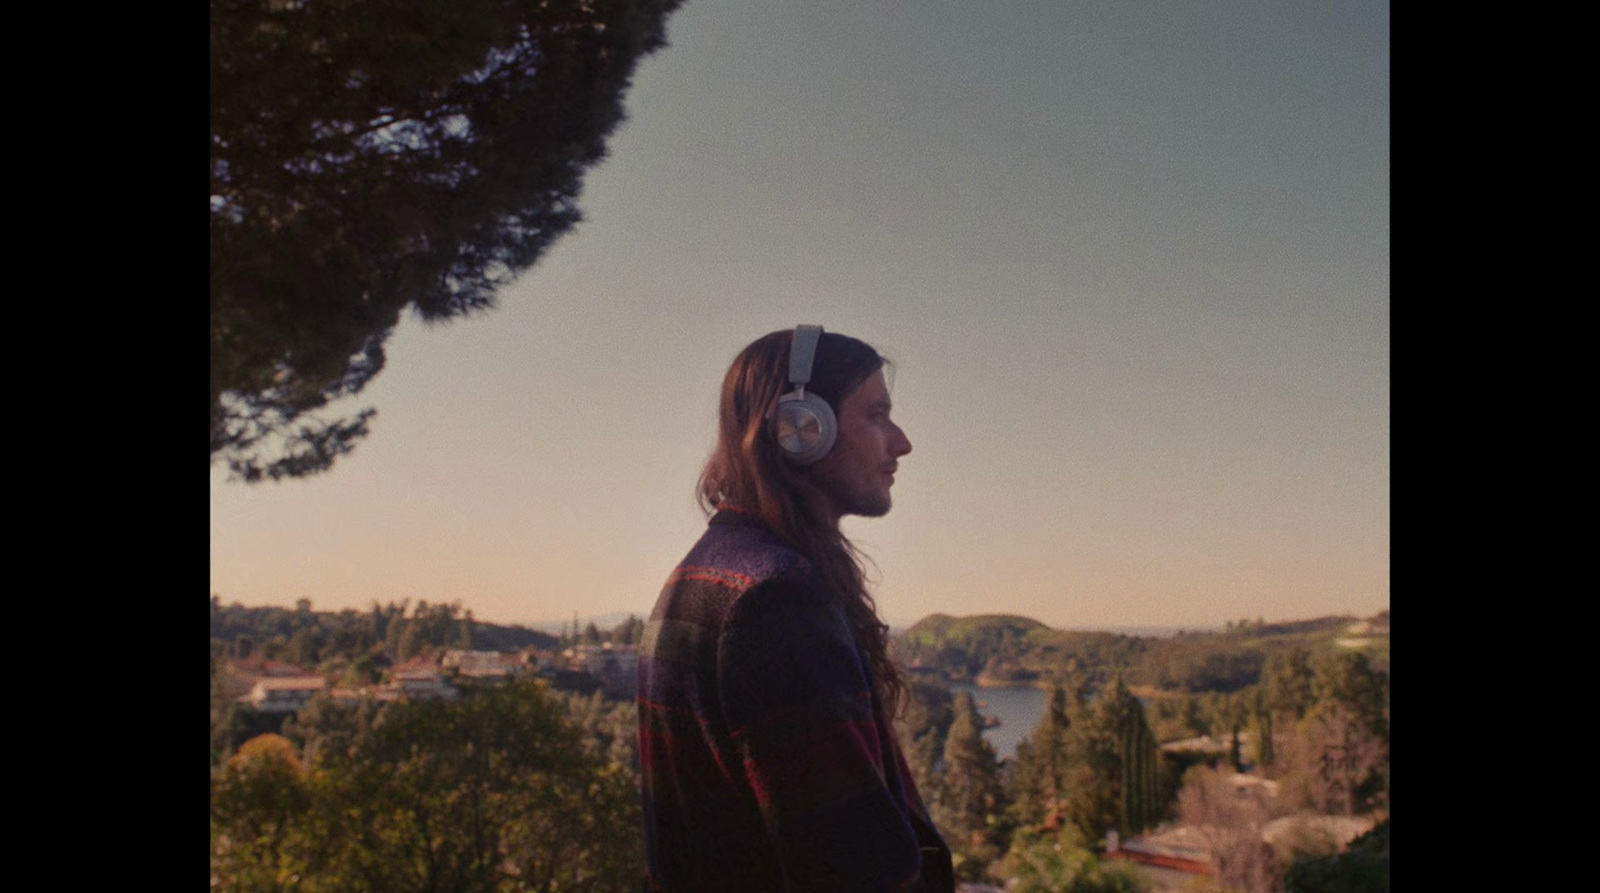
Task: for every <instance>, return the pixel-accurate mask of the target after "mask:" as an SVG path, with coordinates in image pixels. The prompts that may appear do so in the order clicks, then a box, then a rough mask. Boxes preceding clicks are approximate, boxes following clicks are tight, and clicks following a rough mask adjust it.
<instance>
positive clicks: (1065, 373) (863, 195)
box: [211, 0, 1389, 628]
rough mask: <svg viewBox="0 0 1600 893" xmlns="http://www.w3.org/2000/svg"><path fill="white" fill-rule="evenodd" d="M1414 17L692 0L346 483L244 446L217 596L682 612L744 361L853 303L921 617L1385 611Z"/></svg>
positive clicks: (539, 615) (220, 534) (383, 381)
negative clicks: (595, 152) (510, 275)
mask: <svg viewBox="0 0 1600 893" xmlns="http://www.w3.org/2000/svg"><path fill="white" fill-rule="evenodd" d="M1388 20H1389V6H1388V4H1387V3H1386V2H1317V3H1269V2H1260V0H1257V2H1228V0H1208V2H1204V3H1176V2H1134V0H1119V2H1068V0H1039V2H1026V3H1025V2H1003V0H986V2H981V3H980V2H970V0H969V2H951V0H945V2H941V0H918V2H915V3H911V2H900V3H891V2H883V3H861V2H858V0H826V2H821V0H809V2H806V3H793V2H778V0H759V2H752V0H740V2H734V0H690V2H688V3H687V4H686V5H685V6H684V7H683V8H682V9H681V10H680V11H679V12H678V13H677V14H676V15H674V16H673V18H672V19H671V20H670V22H669V28H668V33H669V39H670V41H671V43H670V45H669V46H668V47H666V48H665V49H663V50H661V51H660V52H659V53H657V54H656V55H655V56H652V57H650V58H648V59H646V60H645V61H644V62H643V63H642V64H641V66H640V68H639V70H638V72H637V75H636V77H635V81H634V86H633V89H632V90H631V92H630V93H629V95H628V99H627V105H628V108H629V110H630V116H631V117H630V120H629V121H628V122H627V123H626V124H624V125H623V126H622V128H621V129H620V130H619V131H618V132H617V133H616V135H615V136H614V138H613V139H612V141H611V144H610V147H611V157H610V158H609V160H607V161H606V162H605V163H603V164H602V165H601V166H600V167H598V168H596V169H594V170H593V171H592V172H591V173H590V174H589V176H588V178H587V180H586V186H585V190H584V195H583V199H582V207H583V210H584V212H585V215H586V220H585V222H584V223H582V224H580V225H579V226H578V227H577V228H576V229H575V230H574V231H573V232H571V233H569V234H568V235H567V236H566V237H565V238H564V239H563V240H562V241H560V242H559V243H558V244H557V245H556V246H555V247H554V248H553V249H552V250H551V251H550V253H549V254H547V256H546V257H545V259H544V260H543V261H542V262H541V263H540V264H539V265H538V266H537V267H535V268H534V269H532V270H530V271H529V272H528V273H526V274H524V275H523V277H522V278H521V279H520V280H518V281H517V282H516V284H515V285H514V286H512V287H511V288H509V289H507V290H506V291H504V292H503V293H502V295H501V296H500V306H499V308H498V309H496V310H493V311H490V312H488V313H485V314H481V315H479V316H477V317H474V318H470V319H466V320H461V321H456V322H452V323H448V324H445V325H442V326H435V327H431V328H430V327H427V326H424V325H422V324H420V323H417V322H415V321H413V320H407V321H406V322H405V323H403V324H402V325H401V326H400V328H399V329H398V330H397V331H396V333H395V335H394V336H393V337H392V338H391V339H390V341H389V350H388V353H389V362H388V366H387V368H386V369H385V371H384V372H383V373H382V374H380V375H379V377H378V378H377V379H376V381H375V382H374V384H373V385H372V386H371V387H370V388H369V389H368V390H367V392H366V393H364V394H363V395H361V396H360V397H359V398H357V400H356V401H355V402H353V403H351V404H350V408H351V409H352V410H354V409H359V408H360V407H362V406H367V405H372V406H375V407H377V409H378V416H377V419H376V420H375V422H374V424H373V426H372V434H371V436H370V437H369V438H368V439H367V441H366V442H364V443H363V444H362V445H361V446H359V447H358V448H357V449H356V451H355V452H354V453H353V454H352V455H350V456H348V457H346V458H345V459H343V460H341V461H340V462H339V463H338V464H336V465H335V467H334V469H333V470H332V471H331V472H329V473H327V474H324V475H322V476H320V477H315V478H311V479H308V480H304V481H293V482H289V483H284V484H262V485H258V486H254V487H250V486H245V485H243V484H235V483H227V482H226V473H225V471H224V470H222V469H220V468H213V469H212V470H211V592H212V593H215V594H217V595H220V596H221V597H222V600H223V601H224V602H225V603H232V602H235V601H238V602H242V603H244V604H247V605H263V604H283V605H289V604H292V603H293V602H294V601H295V600H296V599H300V598H309V599H311V600H312V602H313V604H314V606H315V607H316V608H318V609H322V610H327V609H338V608H345V607H355V608H364V607H366V606H367V605H369V604H370V603H371V602H372V600H374V599H376V600H379V601H381V602H389V601H399V600H401V599H411V600H412V601H413V602H415V601H417V600H426V601H429V602H449V601H455V600H459V601H460V602H461V603H462V604H463V605H464V606H465V607H467V608H470V609H472V611H473V612H474V613H475V615H476V616H477V617H479V618H480V619H483V620H489V621H493V622H501V623H533V622H538V621H544V620H550V619H560V618H569V617H571V616H572V614H573V612H575V611H576V612H579V613H580V614H582V615H583V616H586V617H587V616H591V615H596V614H602V613H607V612H613V611H632V612H635V613H638V614H641V615H643V614H645V613H647V612H648V611H649V609H650V607H651V605H652V604H653V603H654V601H655V597H656V594H657V592H658V590H659V589H660V586H661V583H662V582H663V580H664V579H665V577H666V574H667V573H668V571H669V570H670V569H671V568H672V567H673V565H674V564H676V563H677V561H678V560H679V559H680V558H681V557H682V555H683V553H684V552H685V551H686V550H687V549H688V547H689V546H690V544H691V543H692V542H693V541H694V539H695V538H696V537H697V536H698V535H699V533H700V531H701V530H702V528H703V526H704V519H703V516H702V515H701V514H700V512H699V510H698V509H697V508H696V507H695V504H694V499H693V491H694V483H695V478H696V476H697V474H698V473H699V470H700V466H701V463H702V462H703V460H704V459H705V457H706V454H707V452H708V450H709V448H710V446H711V442H712V426H713V421H714V417H715V411H716V395H717V390H718V386H719V383H720V381H721V377H722V374H723V372H724V371H725V370H726V368H727V365H728V363H729V361H731V360H732V358H733V356H734V354H736V353H737V352H738V351H739V350H740V349H741V348H742V347H743V346H744V345H745V344H747V343H748V342H750V341H752V340H754V339H755V338H756V337H757V336H759V335H762V334H764V333H766V332H769V331H772V330H774V329H780V328H788V327H792V326H793V325H795V324H796V323H800V322H806V323H818V324H821V325H823V326H826V327H827V328H828V329H830V330H834V331H840V332H843V333H846V334H850V335H854V336H857V337H859V338H863V339H865V340H867V341H869V342H871V343H873V344H874V345H876V346H877V347H879V348H880V350H882V351H883V352H885V353H886V354H887V355H888V356H889V357H890V358H891V359H892V360H893V361H894V364H895V377H894V401H895V415H896V416H897V419H898V421H899V422H900V424H901V426H902V427H904V428H905V430H906V432H907V434H908V435H909V436H910V438H911V442H912V444H913V446H914V448H915V450H914V452H913V453H912V454H911V455H909V456H907V457H905V458H904V459H903V460H901V469H900V472H899V474H897V476H896V480H897V482H896V485H895V488H894V499H895V507H894V510H893V511H892V512H891V513H890V514H889V515H888V516H887V517H886V518H883V519H876V520H864V519H851V520H847V521H846V522H845V524H846V529H847V531H848V532H849V533H850V534H851V535H852V536H853V537H855V539H856V541H857V542H858V544H860V545H862V546H863V547H864V548H865V549H866V550H867V552H868V553H869V554H870V555H872V556H873V557H874V559H875V562H876V565H877V570H876V571H875V572H874V574H873V576H874V577H875V578H876V579H878V580H879V581H880V582H879V584H878V585H877V587H876V590H875V591H876V593H877V598H878V603H879V607H880V610H881V612H882V613H883V614H884V616H885V618H886V619H888V620H889V621H890V622H892V623H904V622H909V621H912V620H915V619H917V618H919V617H922V616H924V615H926V614H929V613H932V612H935V611H942V612H945V613H950V614H958V615H963V614H977V613H996V612H1005V613H1018V614H1025V615H1028V616H1031V617H1034V618H1037V619H1038V620H1041V621H1043V622H1045V623H1047V624H1050V625H1051V626H1056V627H1062V628H1092V627H1105V626H1128V625H1158V626H1191V627H1200V626H1216V625H1220V624H1222V623H1223V622H1224V621H1226V620H1237V619H1240V618H1250V619H1255V618H1257V617H1261V618H1265V619H1267V620H1283V619H1300V618H1308V617H1314V616H1320V615H1324V614H1334V613H1349V614H1357V615H1369V614H1372V613H1374V612H1376V611H1379V610H1382V609H1385V608H1387V607H1388V606H1389V149H1388V144H1389V22H1388Z"/></svg>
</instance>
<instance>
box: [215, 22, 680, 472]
mask: <svg viewBox="0 0 1600 893" xmlns="http://www.w3.org/2000/svg"><path fill="white" fill-rule="evenodd" d="M680 3H681V0H598V2H597V0H404V2H401V0H212V2H211V52H210V57H211V77H210V84H211V116H210V118H211V162H210V168H211V194H210V216H211V225H210V229H211V264H210V271H211V459H212V461H213V462H216V461H218V460H219V459H220V460H225V461H226V462H227V464H228V467H229V469H230V470H231V471H232V472H233V474H234V476H235V477H237V478H239V479H243V480H246V481H257V480H261V479H263V478H270V479H278V478H282V477H286V476H298V475H305V474H312V473H316V472H319V471H323V470H325V469H327V468H328V467H329V466H330V465H331V464H332V463H333V462H334V461H335V460H336V459H337V458H338V457H339V456H340V455H342V454H344V453H346V452H348V451H349V450H350V449H351V448H352V447H353V446H354V444H355V443H356V442H357V441H358V440H359V439H360V438H361V437H363V436H365V434H366V433H367V426H368V422H369V420H370V419H371V416H372V413H373V411H372V410H371V409H367V410H363V411H361V412H359V413H357V414H355V415H354V416H351V417H348V418H340V419H325V418H319V417H318V413H319V411H320V410H322V409H323V408H324V407H325V406H326V405H327V404H328V403H329V402H330V401H332V400H335V399H337V398H340V397H345V396H348V395H352V394H356V393H358V392H360V391H361V390H362V389H363V388H364V387H365V386H366V385H367V383H368V382H369V381H370V380H371V379H372V377H373V376H375V375H376V374H377V373H378V372H379V371H380V370H381V369H382V368H383V364H384V352H383V345H384V342H385V340H387V338H388V336H389V334H390V332H391V331H392V330H393V329H394V327H395V325H396V323H397V322H398V321H399V319H400V315H401V313H402V312H403V311H405V310H407V309H408V308H409V309H411V310H413V311H414V312H416V313H417V314H419V315H420V316H421V317H422V318H423V319H425V320H429V321H436V320H444V319H449V318H451V317H455V316H460V315H463V314H466V313H470V312H473V311H477V310H482V309H485V308H487V307H489V306H491V304H492V301H493V296H494V292H495V290H496V289H497V288H498V287H500V286H501V285H503V284H505V283H507V282H509V281H510V280H511V279H512V278H513V277H514V276H516V275H517V274H518V273H520V272H521V271H523V270H524V269H526V268H528V267H529V266H531V265H532V264H534V263H535V262H536V261H537V260H538V259H539V258H540V257H541V256H542V254H543V252H544V251H545V249H546V248H547V247H548V246H549V245H551V244H552V243H553V242H554V241H555V240H556V239H557V238H559V237H560V236H561V235H562V234H564V233H565V232H567V231H568V230H569V229H571V227H572V226H573V225H574V224H575V223H576V222H577V221H578V219H579V217H580V214H579V211H578V208H577V199H578V194H579V191H580V189H581V185H582V176H583V174H584V172H585V170H586V169H588V168H589V167H590V166H592V165H593V164H595V163H596V162H598V161H599V160H600V159H601V158H603V157H604V156H605V151H606V148H605V140H606V138H607V137H608V136H609V135H610V133H611V132H612V131H613V130H614V129H615V127H616V126H617V124H618V122H620V121H621V120H622V118H623V106H622V98H623V95H624V93H625V92H626V90H627V88H628V85H629V82H630V79H631V78H632V75H633V71H634V67H635V65H636V64H637V62H638V60H639V59H640V58H641V57H642V56H644V55H647V54H649V53H651V52H653V51H655V50H656V49H658V48H660V47H661V46H663V45H664V43H665V22H666V19H667V16H668V15H669V14H670V13H671V12H672V11H673V10H674V9H676V8H677V7H678V6H679V5H680Z"/></svg>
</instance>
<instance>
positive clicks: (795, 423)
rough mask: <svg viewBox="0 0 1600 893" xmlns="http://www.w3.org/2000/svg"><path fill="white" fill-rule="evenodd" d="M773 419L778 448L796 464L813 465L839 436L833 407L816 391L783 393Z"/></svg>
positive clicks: (825, 453)
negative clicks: (802, 394)
mask: <svg viewBox="0 0 1600 893" xmlns="http://www.w3.org/2000/svg"><path fill="white" fill-rule="evenodd" d="M773 423H774V424H773V429H774V431H773V433H774V435H775V436H776V437H777V440H778V447H779V449H781V450H783V454H784V456H786V457H787V458H788V459H789V461H790V462H793V463H794V464H796V465H810V464H812V463H813V462H816V461H817V460H819V459H821V458H822V457H823V456H826V455H827V454H828V451H829V450H831V449H833V442H834V440H835V439H837V438H838V436H839V427H838V425H837V423H836V422H835V420H834V417H833V408H832V407H830V406H828V402H827V401H826V400H823V399H822V398H821V397H818V396H816V395H815V394H807V395H805V396H804V397H799V396H796V395H793V394H786V395H784V396H783V397H782V398H780V399H779V401H778V407H777V415H776V417H775V418H774V419H773Z"/></svg>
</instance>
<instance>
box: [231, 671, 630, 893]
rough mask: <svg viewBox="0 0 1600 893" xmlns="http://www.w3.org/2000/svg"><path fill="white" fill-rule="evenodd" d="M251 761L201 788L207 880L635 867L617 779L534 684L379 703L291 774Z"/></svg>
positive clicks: (581, 879) (541, 883)
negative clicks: (350, 734)
mask: <svg viewBox="0 0 1600 893" xmlns="http://www.w3.org/2000/svg"><path fill="white" fill-rule="evenodd" d="M241 750H243V749H241ZM291 752H292V748H291ZM266 759H268V758H267V757H261V758H256V759H254V760H251V759H240V760H239V761H238V762H239V765H240V766H242V767H244V769H246V770H249V771H242V770H241V771H237V772H233V771H230V772H229V773H228V774H225V775H224V776H223V778H222V780H221V781H220V782H218V783H217V784H215V785H214V787H213V795H212V842H213V857H212V871H213V874H214V875H215V876H216V878H217V881H218V886H219V887H220V888H221V889H224V890H255V889H262V890H265V889H283V888H284V887H286V886H288V883H287V881H288V880H289V879H291V878H292V879H294V881H295V886H296V887H297V888H299V889H306V890H314V891H330V893H331V891H340V893H343V891H349V893H354V891H368V890H385V891H395V893H408V891H417V893H421V891H441V890H449V891H463V893H474V891H483V893H489V891H495V893H500V891H510V890H516V891H554V890H563V891H565V890H606V891H610V890H619V891H620V890H633V889H637V886H638V879H639V877H640V876H641V874H642V872H643V852H642V843H641V841H640V839H639V833H638V822H639V815H638V804H637V793H636V789H635V787H634V783H633V780H632V778H631V776H630V774H629V773H628V772H627V771H626V769H625V768H624V767H621V766H617V765H615V764H607V763H606V762H605V761H603V760H600V759H598V758H596V757H595V756H594V755H593V754H591V753H590V752H589V751H588V750H587V749H586V748H585V746H584V744H583V742H582V740H581V736H580V734H579V731H578V730H577V728H576V727H575V726H574V725H573V724H572V723H571V722H570V721H569V719H568V718H567V716H566V715H565V712H564V711H563V709H562V707H561V705H560V704H559V703H557V702H556V701H555V700H554V699H553V698H552V697H550V696H549V695H548V694H546V693H545V691H544V690H543V687H542V686H541V685H539V684H538V683H513V684H510V685H507V686H504V687H497V688H493V689H487V690H484V691H481V692H478V693H476V694H474V695H472V696H471V697H468V698H465V699H463V700H461V701H459V702H443V701H422V702H397V703H394V704H390V705H388V706H387V707H385V708H383V710H382V712H381V713H380V714H379V716H378V718H377V719H376V721H374V722H373V723H372V724H371V727H370V729H369V730H368V731H367V732H366V733H365V734H361V735H357V736H355V738H354V739H353V740H352V741H351V742H350V744H349V746H348V748H346V749H344V750H342V751H341V750H339V749H338V748H334V747H325V748H324V749H323V751H322V753H321V755H320V756H319V757H318V759H317V761H316V763H315V764H314V765H312V766H310V767H309V769H308V770H307V771H305V772H304V773H301V772H300V771H299V770H298V769H297V768H295V767H294V765H293V763H292V762H291V761H289V760H287V759H285V758H282V757H272V758H271V759H273V760H275V762H270V763H269V762H265V760H266ZM258 764H259V765H260V766H262V767H263V768H261V769H259V770H258V769H255V768H254V767H256V766H257V765H258ZM269 771H270V773H272V774H270V775H269V774H268V773H269ZM252 772H253V773H254V774H251V773H252ZM269 781H270V782H271V783H270V784H268V782H269Z"/></svg>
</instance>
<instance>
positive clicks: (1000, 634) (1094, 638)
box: [894, 611, 1389, 693]
mask: <svg viewBox="0 0 1600 893" xmlns="http://www.w3.org/2000/svg"><path fill="white" fill-rule="evenodd" d="M1163 632H1165V631H1163ZM894 647H895V652H896V657H897V658H898V659H899V660H900V661H901V663H902V664H903V665H904V666H906V667H907V668H908V670H910V672H912V674H913V675H918V676H924V677H935V678H942V679H943V680H944V681H947V682H962V683H976V684H978V685H1026V684H1035V685H1051V684H1054V683H1056V682H1060V681H1064V680H1066V679H1067V678H1069V677H1071V676H1075V675H1076V676H1080V677H1082V678H1084V679H1085V680H1086V681H1087V682H1088V683H1089V684H1090V685H1091V686H1096V685H1099V684H1102V683H1104V682H1105V681H1107V680H1109V678H1110V677H1111V675H1112V674H1113V673H1118V672H1120V673H1121V674H1122V676H1123V679H1124V680H1125V681H1126V682H1127V683H1128V684H1129V685H1138V686H1144V687H1147V688H1151V689H1157V690H1165V691H1173V692H1191V693H1197V692H1206V691H1215V692H1230V691H1237V690H1239V689H1241V688H1244V687H1246V686H1248V685H1252V684H1255V683H1256V682H1258V681H1259V680H1260V676H1261V669H1262V667H1263V665H1264V664H1265V663H1266V660H1267V658H1268V657H1269V656H1270V655H1272V654H1273V653H1275V652H1278V651H1282V650H1287V649H1290V648H1303V649H1305V650H1307V651H1310V652H1312V653H1317V652H1325V651H1330V650H1335V649H1343V650H1351V649H1356V650H1361V651H1363V652H1365V653H1366V654H1367V655H1368V659H1369V660H1370V661H1371V662H1372V663H1373V665H1374V666H1375V668H1377V669H1380V670H1383V671H1387V670H1388V663H1389V612H1388V611H1383V612H1381V613H1379V614H1377V615H1374V616H1373V617H1370V618H1358V617H1353V616H1330V617H1318V618H1313V619H1309V620H1296V621H1281V622H1276V623H1265V622H1261V621H1256V622H1253V623H1252V622H1240V623H1238V624H1232V623H1230V624H1228V625H1227V626H1226V627H1224V628H1223V629H1221V630H1207V631H1188V630H1180V631H1178V632H1176V633H1175V634H1166V635H1127V634H1125V633H1122V632H1112V631H1106V630H1058V629H1052V628H1050V627H1048V626H1046V625H1045V624H1043V623H1040V622H1039V621H1037V620H1034V619H1032V618H1030V617H1022V616H1019V615H1015V614H980V615H976V616H971V617H952V616H950V615H948V614H933V615H931V616H928V617H925V618H923V619H922V620H919V621H917V622H916V623H914V624H912V625H911V626H910V627H909V628H907V629H905V630H904V631H902V632H900V633H898V634H897V635H895V636H894Z"/></svg>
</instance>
